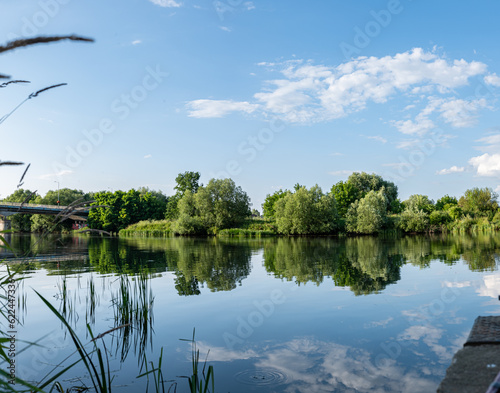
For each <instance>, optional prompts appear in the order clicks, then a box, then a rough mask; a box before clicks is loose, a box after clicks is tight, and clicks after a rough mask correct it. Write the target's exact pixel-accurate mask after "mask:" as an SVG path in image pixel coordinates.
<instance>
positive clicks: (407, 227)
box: [398, 209, 429, 232]
mask: <svg viewBox="0 0 500 393" xmlns="http://www.w3.org/2000/svg"><path fill="white" fill-rule="evenodd" d="M398 226H399V229H401V230H402V231H404V232H425V231H427V230H428V229H429V215H428V214H426V213H425V212H424V211H422V210H409V209H407V210H405V211H404V212H403V213H401V214H400V215H399V222H398Z"/></svg>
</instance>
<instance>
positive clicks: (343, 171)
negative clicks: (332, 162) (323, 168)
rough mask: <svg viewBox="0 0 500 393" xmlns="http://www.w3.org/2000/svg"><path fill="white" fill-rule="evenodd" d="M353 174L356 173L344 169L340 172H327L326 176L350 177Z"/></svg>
mask: <svg viewBox="0 0 500 393" xmlns="http://www.w3.org/2000/svg"><path fill="white" fill-rule="evenodd" d="M353 172H356V171H350V170H346V169H344V170H340V171H332V172H328V174H329V175H333V176H339V175H350V174H351V173H353Z"/></svg>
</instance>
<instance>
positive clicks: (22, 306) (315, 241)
mask: <svg viewBox="0 0 500 393" xmlns="http://www.w3.org/2000/svg"><path fill="white" fill-rule="evenodd" d="M8 240H9V242H10V243H11V245H12V247H13V249H14V250H15V253H16V254H17V255H18V258H17V259H13V257H14V256H13V254H12V253H11V252H9V251H7V250H2V251H1V252H0V259H4V260H5V261H6V262H7V263H8V265H9V266H10V268H11V269H16V270H17V273H16V274H17V277H22V278H24V279H23V280H21V281H19V287H18V288H17V290H16V293H17V300H16V303H17V304H16V307H17V314H18V318H19V322H18V323H17V324H16V326H15V334H16V340H17V343H16V373H17V376H18V377H21V378H23V379H26V380H29V381H33V382H39V381H41V380H42V379H43V378H44V377H45V376H46V375H47V374H48V373H49V372H50V371H51V370H53V369H56V370H60V367H58V365H59V364H60V362H63V361H64V359H65V358H66V357H68V356H70V355H71V354H72V353H74V350H75V347H74V344H73V342H72V341H71V339H70V337H69V335H68V331H67V328H66V327H65V326H63V324H62V322H61V321H59V320H58V319H57V317H56V316H55V315H54V313H52V312H51V311H50V310H49V308H48V307H47V306H46V305H45V304H44V303H43V302H42V300H41V299H40V298H39V297H38V296H37V294H36V293H35V291H37V292H39V293H40V294H41V295H42V296H43V297H45V298H46V299H47V300H48V301H49V302H50V303H51V304H52V305H53V306H54V307H55V308H56V309H57V310H59V312H60V313H61V314H62V315H64V317H65V320H66V321H67V322H68V323H69V325H70V326H71V327H72V329H74V331H75V332H76V334H77V335H78V336H79V337H80V339H81V341H82V342H83V343H89V342H90V340H91V337H90V333H89V331H88V329H87V327H86V325H87V324H88V325H89V327H90V329H91V330H92V332H93V334H94V336H97V335H98V334H100V333H103V332H106V331H108V330H110V329H113V328H115V327H117V326H121V325H124V324H127V323H130V325H127V326H125V327H121V328H119V329H117V330H114V331H112V332H110V333H108V334H106V335H105V336H104V338H103V339H102V340H98V341H97V342H98V343H99V345H100V346H103V345H105V348H106V350H107V352H106V353H107V354H108V359H109V365H110V372H111V374H112V375H114V379H113V382H112V387H113V391H114V392H124V393H129V392H143V391H145V388H144V386H145V383H146V379H145V377H143V378H136V377H137V376H138V375H139V374H140V364H141V362H142V359H144V358H145V357H146V359H147V360H148V362H151V361H152V362H153V363H154V364H155V365H157V364H158V359H159V356H160V353H161V351H162V350H163V359H162V360H163V366H162V368H163V374H164V377H165V379H166V380H170V381H172V382H168V384H167V386H171V385H172V384H174V383H177V391H178V392H185V391H189V390H188V386H187V380H186V379H184V378H182V376H187V375H189V376H190V375H191V344H190V343H189V342H188V341H182V340H181V339H191V338H192V337H193V330H194V329H195V339H196V343H197V348H198V349H199V350H200V362H201V363H203V362H204V361H205V358H206V357H207V353H208V364H209V365H212V366H213V368H214V373H215V386H216V391H217V392H233V393H240V392H304V393H305V392H308V393H309V392H411V393H418V392H425V393H428V392H432V391H435V390H436V388H437V385H438V384H439V382H440V380H441V379H442V378H443V376H444V374H445V372H446V369H447V367H448V366H449V365H450V362H451V359H452V356H453V354H454V353H455V352H456V351H457V350H458V349H460V348H461V346H462V345H463V343H464V342H465V340H466V338H467V335H468V333H469V331H470V329H471V327H472V324H473V322H474V319H475V318H476V317H477V316H478V315H498V313H499V311H500V302H499V300H498V299H499V298H498V296H499V294H500V273H499V272H498V266H499V255H500V235H498V234H483V235H460V236H458V235H457V236H451V235H440V236H406V237H401V238H377V237H357V238H297V239H288V238H272V239H247V240H245V239H234V240H233V239H226V240H225V239H220V238H209V239H202V238H165V239H147V238H145V239H144V238H130V239H127V238H119V239H118V238H101V237H87V236H77V237H72V236H51V237H47V238H39V237H36V236H34V235H25V236H22V235H10V237H9V239H8ZM22 255H24V256H22ZM19 256H21V257H19ZM2 270H3V271H4V272H5V270H6V268H5V265H4V266H3V267H2ZM124 299H127V300H124ZM127 307H128V308H127ZM134 307H136V308H137V310H140V312H141V314H140V315H137V317H133V316H132V317H130V315H128V316H127V315H126V314H127V312H131V313H132V315H133V313H134V311H133V308H134ZM130 309H132V311H130ZM127 310H128V311H127ZM33 342H37V345H29V344H28V343H33ZM92 345H93V344H92V343H89V344H88V345H87V348H88V349H89V351H90V350H91V349H92ZM73 356H74V355H73ZM94 356H95V355H94ZM72 359H73V358H72ZM74 359H75V360H76V358H74ZM94 359H95V357H94ZM69 361H70V360H66V361H65V362H66V363H65V364H69V363H68V362H69ZM63 363H64V362H63ZM58 380H59V381H60V382H61V383H62V385H63V386H64V387H65V388H66V389H68V388H69V387H71V386H80V385H82V384H86V385H87V386H90V383H91V382H90V379H89V377H88V373H87V372H86V371H85V369H84V368H83V365H82V363H79V364H77V365H76V366H75V367H73V368H72V369H71V370H70V371H68V372H67V373H66V374H64V375H63V376H61V377H59V378H58Z"/></svg>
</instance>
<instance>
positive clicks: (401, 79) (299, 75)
mask: <svg viewBox="0 0 500 393" xmlns="http://www.w3.org/2000/svg"><path fill="white" fill-rule="evenodd" d="M259 65H262V66H266V67H272V68H273V69H274V66H280V69H279V72H280V75H281V77H280V78H278V79H274V80H269V81H267V82H266V85H265V87H264V88H263V89H262V90H261V91H259V92H257V93H255V94H254V99H255V100H257V102H259V103H260V104H261V106H262V110H263V111H264V112H265V114H274V115H278V116H280V117H281V118H283V119H284V120H287V121H289V122H295V123H311V122H321V121H328V120H332V119H337V118H340V117H344V116H347V115H349V114H351V113H355V112H358V111H360V110H363V109H364V108H365V107H366V106H367V105H368V104H370V103H379V104H380V103H385V102H387V101H388V100H390V99H392V98H394V97H395V96H396V95H397V94H401V93H402V94H413V93H412V91H413V92H414V93H417V92H418V93H419V94H421V93H422V92H423V91H425V92H426V93H430V92H432V91H435V92H436V93H440V94H443V93H445V92H446V93H448V92H452V91H453V90H454V89H456V88H459V87H462V86H465V85H467V84H468V83H469V79H470V78H471V77H474V76H477V75H484V74H486V72H487V67H486V64H484V63H481V62H477V61H471V62H467V61H465V60H463V59H461V60H448V59H446V58H445V57H443V56H440V55H438V54H436V53H435V52H426V51H424V50H423V49H421V48H415V49H412V50H410V51H408V52H404V53H398V54H396V55H394V56H385V57H374V56H372V57H359V58H357V59H353V60H351V61H348V62H346V63H343V64H340V65H338V66H335V67H334V66H326V65H314V64H312V63H311V62H305V61H303V60H291V61H287V62H283V63H281V64H275V63H267V62H261V63H259ZM247 104H248V105H250V104H249V103H247ZM438 104H440V105H441V109H440V110H439V113H441V116H442V118H443V119H444V121H446V122H449V123H450V124H452V125H454V126H457V127H461V126H466V125H469V124H470V123H471V118H470V117H467V116H465V117H464V116H463V115H462V114H463V113H464V112H466V113H468V114H470V115H473V114H474V113H475V111H476V109H478V108H479V107H482V106H483V102H482V101H481V102H480V100H477V101H472V102H467V101H463V100H462V101H461V100H456V99H454V100H446V101H443V102H440V101H436V102H435V103H432V102H430V104H429V105H431V106H432V105H434V106H432V107H429V108H426V110H427V111H428V112H427V113H426V112H425V110H424V111H423V113H422V114H421V117H420V118H418V117H417V119H416V120H415V121H411V120H409V121H407V122H395V123H394V125H395V126H396V127H398V129H400V130H401V131H402V132H404V133H406V134H417V135H421V134H424V133H426V132H427V131H429V130H430V129H432V128H434V123H433V122H432V120H430V119H429V118H428V115H429V114H430V113H432V112H434V111H437V110H438V109H437V105H438ZM445 104H446V105H445Z"/></svg>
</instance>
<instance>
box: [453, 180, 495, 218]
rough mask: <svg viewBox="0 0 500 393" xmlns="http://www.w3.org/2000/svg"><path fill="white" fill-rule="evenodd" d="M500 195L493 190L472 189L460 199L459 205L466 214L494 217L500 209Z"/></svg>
mask: <svg viewBox="0 0 500 393" xmlns="http://www.w3.org/2000/svg"><path fill="white" fill-rule="evenodd" d="M497 198H498V195H497V193H496V192H494V191H493V190H492V189H491V188H478V187H475V188H471V189H469V190H467V191H465V194H464V195H463V196H461V197H460V199H459V201H458V205H459V206H460V207H461V208H462V210H463V212H464V213H465V214H470V215H473V216H491V217H492V216H493V215H494V214H495V212H496V210H497V209H498V203H497Z"/></svg>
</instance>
